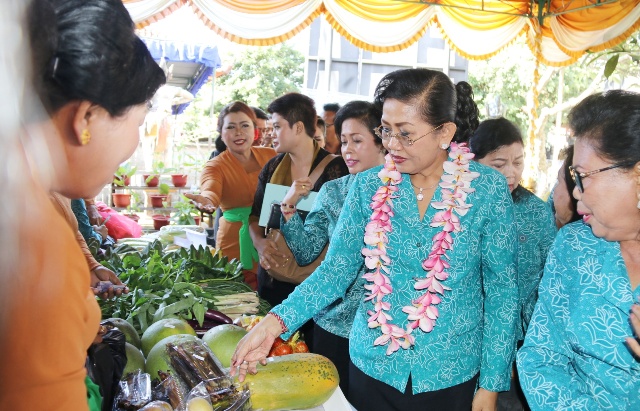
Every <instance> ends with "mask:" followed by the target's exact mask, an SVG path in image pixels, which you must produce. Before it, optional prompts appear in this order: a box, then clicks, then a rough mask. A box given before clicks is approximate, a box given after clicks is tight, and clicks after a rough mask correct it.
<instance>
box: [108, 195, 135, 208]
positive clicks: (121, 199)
mask: <svg viewBox="0 0 640 411" xmlns="http://www.w3.org/2000/svg"><path fill="white" fill-rule="evenodd" d="M111 196H112V197H113V205H114V206H115V207H123V208H124V207H128V206H129V204H131V194H124V193H113V194H112V195H111Z"/></svg>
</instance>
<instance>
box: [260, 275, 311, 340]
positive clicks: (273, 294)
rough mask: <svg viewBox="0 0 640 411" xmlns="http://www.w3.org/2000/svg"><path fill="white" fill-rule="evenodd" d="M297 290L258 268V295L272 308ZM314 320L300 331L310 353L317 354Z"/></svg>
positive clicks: (305, 324)
mask: <svg viewBox="0 0 640 411" xmlns="http://www.w3.org/2000/svg"><path fill="white" fill-rule="evenodd" d="M295 289H296V284H291V283H285V282H284V281H278V280H276V279H275V278H273V277H271V276H270V275H269V273H267V271H266V270H265V269H264V268H262V267H260V266H258V295H259V296H260V297H262V298H264V299H265V300H267V302H268V303H269V304H271V306H272V307H275V306H276V305H278V304H281V303H282V302H283V301H284V300H285V299H286V298H287V297H288V296H289V294H291V293H292V292H293V290H295ZM313 325H314V323H313V320H309V321H307V322H306V323H304V325H302V327H300V328H299V329H298V330H299V331H300V332H301V333H302V334H303V335H304V341H305V342H306V343H307V346H308V347H309V351H311V352H315V351H314V347H313Z"/></svg>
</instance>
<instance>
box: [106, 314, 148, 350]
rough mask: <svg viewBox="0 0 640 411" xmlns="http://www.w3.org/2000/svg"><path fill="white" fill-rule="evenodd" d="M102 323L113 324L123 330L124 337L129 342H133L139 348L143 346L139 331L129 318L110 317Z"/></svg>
mask: <svg viewBox="0 0 640 411" xmlns="http://www.w3.org/2000/svg"><path fill="white" fill-rule="evenodd" d="M102 323H103V324H108V325H113V326H114V327H116V328H117V329H118V330H120V331H122V333H123V334H124V338H125V339H126V340H127V342H128V343H129V344H132V345H133V346H135V347H138V348H140V347H142V345H141V342H140V336H138V332H137V331H136V329H135V328H134V327H133V325H131V323H129V322H128V321H127V320H123V319H122V318H109V319H108V320H104V321H103V322H102Z"/></svg>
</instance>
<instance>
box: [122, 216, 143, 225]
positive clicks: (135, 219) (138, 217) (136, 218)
mask: <svg viewBox="0 0 640 411" xmlns="http://www.w3.org/2000/svg"><path fill="white" fill-rule="evenodd" d="M124 216H125V217H129V218H130V219H132V220H133V221H135V222H136V223H137V222H138V221H140V216H139V215H138V214H125V215H124Z"/></svg>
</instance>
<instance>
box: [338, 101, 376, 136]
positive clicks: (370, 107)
mask: <svg viewBox="0 0 640 411" xmlns="http://www.w3.org/2000/svg"><path fill="white" fill-rule="evenodd" d="M381 118H382V111H381V110H380V107H378V106H376V105H375V104H373V103H369V102H368V101H360V100H356V101H350V102H348V103H347V104H345V105H344V106H343V107H342V108H341V109H340V110H338V113H336V117H335V119H334V121H333V123H334V126H335V129H336V135H337V136H338V137H340V135H341V134H342V123H344V122H345V121H347V120H349V119H354V120H358V121H359V122H360V123H362V125H363V126H365V127H366V128H367V130H369V133H370V134H371V135H372V136H373V141H374V142H375V143H376V144H377V145H378V146H382V140H381V139H380V137H378V136H376V135H375V133H374V132H373V129H374V128H376V127H378V126H379V125H380V119H381Z"/></svg>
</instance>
